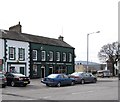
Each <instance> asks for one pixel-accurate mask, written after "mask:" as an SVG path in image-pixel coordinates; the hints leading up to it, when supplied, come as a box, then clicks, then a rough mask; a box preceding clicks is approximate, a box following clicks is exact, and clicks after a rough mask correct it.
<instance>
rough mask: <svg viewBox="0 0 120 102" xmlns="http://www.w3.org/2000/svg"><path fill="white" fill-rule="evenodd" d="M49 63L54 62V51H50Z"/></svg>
mask: <svg viewBox="0 0 120 102" xmlns="http://www.w3.org/2000/svg"><path fill="white" fill-rule="evenodd" d="M49 61H53V51H49Z"/></svg>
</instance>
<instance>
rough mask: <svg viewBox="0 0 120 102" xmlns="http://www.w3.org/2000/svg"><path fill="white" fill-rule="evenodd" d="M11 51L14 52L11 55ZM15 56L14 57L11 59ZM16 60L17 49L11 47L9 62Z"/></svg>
mask: <svg viewBox="0 0 120 102" xmlns="http://www.w3.org/2000/svg"><path fill="white" fill-rule="evenodd" d="M11 50H13V52H12V53H11ZM11 56H13V57H11ZM15 59H16V50H15V47H9V60H15Z"/></svg>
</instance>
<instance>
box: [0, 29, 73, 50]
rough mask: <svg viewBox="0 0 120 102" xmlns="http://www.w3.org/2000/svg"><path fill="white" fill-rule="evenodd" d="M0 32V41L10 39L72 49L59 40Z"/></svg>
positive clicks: (5, 31)
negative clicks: (0, 39)
mask: <svg viewBox="0 0 120 102" xmlns="http://www.w3.org/2000/svg"><path fill="white" fill-rule="evenodd" d="M0 32H1V33H0V38H2V39H10V40H17V41H25V42H32V43H40V44H47V45H54V46H61V47H69V48H74V47H72V46H71V45H69V44H67V43H66V42H64V41H61V40H59V39H54V38H48V37H43V36H37V35H32V34H26V33H18V32H15V31H8V30H0Z"/></svg>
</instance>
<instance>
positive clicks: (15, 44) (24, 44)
mask: <svg viewBox="0 0 120 102" xmlns="http://www.w3.org/2000/svg"><path fill="white" fill-rule="evenodd" d="M6 45H7V47H6V49H7V56H6V57H7V61H6V62H17V61H18V48H24V49H25V60H24V61H19V62H23V63H26V75H27V76H29V64H30V63H29V61H30V59H29V43H28V42H22V41H15V40H7V41H6ZM9 47H15V50H16V60H9V52H8V51H9ZM15 66H16V65H15ZM18 66H19V65H18ZM16 67H17V66H16ZM6 68H7V65H6ZM6 70H7V69H6Z"/></svg>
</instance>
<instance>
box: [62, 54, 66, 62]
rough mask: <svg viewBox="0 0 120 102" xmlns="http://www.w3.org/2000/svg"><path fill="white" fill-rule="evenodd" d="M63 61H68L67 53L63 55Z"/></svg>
mask: <svg viewBox="0 0 120 102" xmlns="http://www.w3.org/2000/svg"><path fill="white" fill-rule="evenodd" d="M63 61H64V62H65V61H66V53H63Z"/></svg>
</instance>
